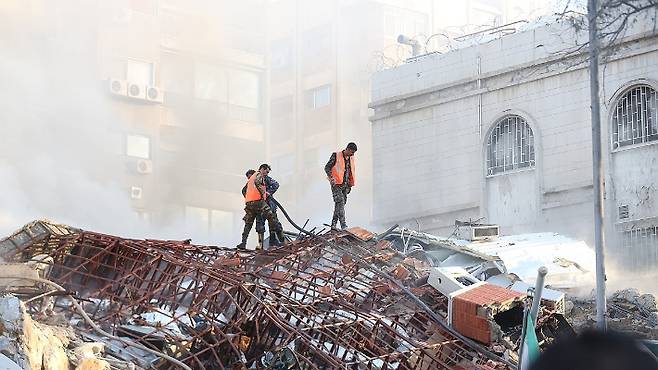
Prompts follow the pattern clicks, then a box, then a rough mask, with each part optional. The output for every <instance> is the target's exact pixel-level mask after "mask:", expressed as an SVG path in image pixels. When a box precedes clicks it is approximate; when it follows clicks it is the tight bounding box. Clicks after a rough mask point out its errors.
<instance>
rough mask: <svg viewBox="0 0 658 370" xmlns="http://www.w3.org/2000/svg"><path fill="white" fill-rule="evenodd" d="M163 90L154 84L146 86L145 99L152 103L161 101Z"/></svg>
mask: <svg viewBox="0 0 658 370" xmlns="http://www.w3.org/2000/svg"><path fill="white" fill-rule="evenodd" d="M163 98H164V92H163V91H162V90H160V89H159V88H157V87H155V86H146V100H148V101H150V102H152V103H162V101H163Z"/></svg>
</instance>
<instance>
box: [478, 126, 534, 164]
mask: <svg viewBox="0 0 658 370" xmlns="http://www.w3.org/2000/svg"><path fill="white" fill-rule="evenodd" d="M486 145H487V147H486V166H487V174H486V175H487V176H494V175H499V174H503V173H509V172H512V171H515V170H519V169H532V168H534V167H535V164H536V163H535V137H534V133H533V131H532V128H531V127H530V125H529V124H528V122H527V121H526V119H525V118H523V117H521V116H519V115H516V114H511V115H507V116H505V117H503V118H501V119H500V120H498V121H497V122H496V124H495V125H494V126H493V127H492V128H491V130H490V131H489V134H488V135H487V143H486ZM501 152H502V153H503V154H502V155H500V153H501Z"/></svg>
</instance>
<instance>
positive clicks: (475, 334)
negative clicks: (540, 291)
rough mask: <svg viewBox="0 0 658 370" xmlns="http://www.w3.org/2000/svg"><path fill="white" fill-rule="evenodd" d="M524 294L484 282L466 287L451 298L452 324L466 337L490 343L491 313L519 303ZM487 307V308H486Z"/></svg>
mask: <svg viewBox="0 0 658 370" xmlns="http://www.w3.org/2000/svg"><path fill="white" fill-rule="evenodd" d="M523 297H524V295H523V294H521V293H517V292H514V291H512V290H509V289H505V288H502V287H499V286H496V285H492V284H488V283H485V284H483V285H480V286H477V287H474V288H472V289H468V290H466V291H465V292H463V293H461V294H458V295H456V296H454V297H453V298H452V326H453V327H454V328H455V330H457V331H458V332H460V333H461V334H463V335H464V336H466V337H469V338H471V339H475V340H477V341H479V342H482V343H485V344H490V343H491V321H492V320H493V318H492V317H488V316H487V313H486V312H492V314H496V313H498V311H499V309H500V311H504V310H506V309H508V308H511V307H513V306H514V302H518V303H517V304H521V302H520V301H521V300H522V299H523ZM488 309H489V310H488Z"/></svg>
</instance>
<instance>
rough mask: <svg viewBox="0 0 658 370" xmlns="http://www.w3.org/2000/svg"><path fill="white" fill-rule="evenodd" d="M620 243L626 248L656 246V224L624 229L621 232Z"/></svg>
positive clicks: (657, 239) (657, 230) (657, 232)
mask: <svg viewBox="0 0 658 370" xmlns="http://www.w3.org/2000/svg"><path fill="white" fill-rule="evenodd" d="M622 245H623V246H624V247H626V248H631V247H632V248H643V247H646V248H649V247H653V248H655V247H656V246H658V226H649V227H643V228H637V229H632V230H628V231H624V232H623V233H622Z"/></svg>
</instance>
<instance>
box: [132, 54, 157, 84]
mask: <svg viewBox="0 0 658 370" xmlns="http://www.w3.org/2000/svg"><path fill="white" fill-rule="evenodd" d="M126 80H128V81H129V82H132V83H134V84H140V85H149V86H151V85H153V63H147V62H141V61H138V60H128V61H126Z"/></svg>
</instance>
